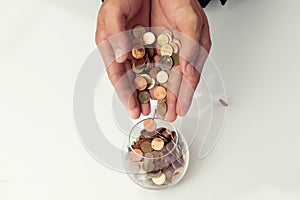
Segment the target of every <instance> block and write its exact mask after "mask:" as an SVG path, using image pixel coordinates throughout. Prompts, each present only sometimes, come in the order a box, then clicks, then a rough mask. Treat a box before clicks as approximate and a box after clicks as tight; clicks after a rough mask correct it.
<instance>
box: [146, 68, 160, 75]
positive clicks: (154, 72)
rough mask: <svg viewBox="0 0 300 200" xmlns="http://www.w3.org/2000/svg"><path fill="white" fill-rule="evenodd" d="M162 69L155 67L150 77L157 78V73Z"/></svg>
mask: <svg viewBox="0 0 300 200" xmlns="http://www.w3.org/2000/svg"><path fill="white" fill-rule="evenodd" d="M160 70H161V69H160V67H153V68H152V69H151V70H150V72H149V75H150V76H151V77H152V78H156V74H157V72H159V71H160Z"/></svg>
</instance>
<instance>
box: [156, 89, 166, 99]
mask: <svg viewBox="0 0 300 200" xmlns="http://www.w3.org/2000/svg"><path fill="white" fill-rule="evenodd" d="M153 95H154V97H155V99H157V100H163V99H164V98H166V96H167V90H166V89H165V88H164V87H163V86H155V87H154V89H153Z"/></svg>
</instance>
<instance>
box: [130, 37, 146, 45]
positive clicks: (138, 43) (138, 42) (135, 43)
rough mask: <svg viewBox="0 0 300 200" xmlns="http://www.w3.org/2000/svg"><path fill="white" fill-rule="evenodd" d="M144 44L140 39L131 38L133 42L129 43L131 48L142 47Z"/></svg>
mask: <svg viewBox="0 0 300 200" xmlns="http://www.w3.org/2000/svg"><path fill="white" fill-rule="evenodd" d="M144 44H145V43H144V40H143V39H142V38H140V37H138V38H133V40H132V41H131V45H132V46H144Z"/></svg>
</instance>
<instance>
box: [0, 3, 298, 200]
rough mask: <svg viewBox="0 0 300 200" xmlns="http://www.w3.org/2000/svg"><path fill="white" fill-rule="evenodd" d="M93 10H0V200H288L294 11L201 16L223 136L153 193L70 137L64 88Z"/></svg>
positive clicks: (49, 6)
mask: <svg viewBox="0 0 300 200" xmlns="http://www.w3.org/2000/svg"><path fill="white" fill-rule="evenodd" d="M283 4H286V5H283ZM98 6H99V2H98V1H96V0H94V1H77V2H74V1H70V0H61V1H58V0H52V1H50V0H48V1H37V0H29V1H20V0H18V1H11V2H9V1H1V7H0V24H1V32H0V36H1V37H0V53H1V59H0V92H1V93H0V124H1V125H0V134H1V138H0V199H1V200H17V199H31V200H35V199H44V200H46V199H49V200H50V199H73V200H75V199H78V200H81V199H89V200H92V199H104V198H106V199H107V198H109V199H111V198H114V199H116V198H125V199H129V198H130V199H132V200H135V199H149V200H150V199H167V198H169V197H170V196H171V197H172V199H174V200H175V199H183V198H186V197H187V196H189V197H190V196H191V195H194V196H197V197H199V199H205V200H219V199H233V200H236V199H238V200H250V199H251V200H252V199H255V200H260V199H263V200H266V199H272V200H277V199H278V200H279V199H280V200H282V199H284V200H290V199H291V200H295V199H300V192H299V191H300V181H299V180H300V170H299V169H300V160H299V152H300V134H299V133H300V128H299V111H300V104H299V102H300V94H299V92H298V91H299V87H300V79H299V72H300V59H299V55H300V48H299V47H300V40H299V35H300V27H299V21H300V14H299V8H300V2H299V1H297V0H289V1H288V2H283V1H281V0H274V1H268V0H251V1H246V0H239V1H238V0H229V2H228V4H227V5H226V6H225V7H224V8H221V7H220V6H218V5H217V3H216V2H213V3H212V4H210V6H209V7H208V8H207V9H206V11H207V14H208V17H209V20H210V23H211V34H212V38H213V49H212V53H211V56H212V57H213V59H214V60H215V62H216V63H217V65H218V66H219V68H220V71H221V73H222V75H223V78H224V82H225V85H226V88H227V95H228V97H229V103H230V108H229V109H228V112H227V118H226V124H225V127H224V132H223V135H222V137H221V140H220V141H219V143H218V145H217V146H216V148H215V150H214V151H213V153H212V154H211V155H210V156H209V157H208V158H206V159H205V160H202V161H199V160H197V158H196V149H197V147H193V148H192V150H191V152H192V155H191V156H192V158H191V159H192V160H191V165H190V169H189V171H188V173H187V175H186V177H185V178H184V180H183V182H181V183H180V184H179V185H178V186H176V187H174V188H172V189H168V190H164V191H154V192H153V191H147V190H144V189H142V188H139V187H138V186H136V185H134V184H133V183H132V182H131V181H130V180H129V178H128V177H127V176H126V175H124V174H120V173H117V172H115V171H112V170H109V169H107V168H106V167H104V166H101V165H100V164H98V163H97V162H96V161H95V160H94V159H93V158H92V157H91V156H90V155H89V154H88V153H87V152H86V151H85V150H84V148H83V147H82V145H81V143H80V141H79V138H78V136H77V134H76V132H75V128H74V123H73V116H72V93H73V87H74V82H75V80H76V76H77V73H78V71H79V69H80V66H81V64H82V63H83V61H84V60H85V59H86V57H87V55H88V54H89V53H90V52H91V51H92V50H93V49H94V27H95V19H96V14H97V10H98ZM193 155H194V157H193ZM194 198H195V197H194ZM194 198H193V199H194Z"/></svg>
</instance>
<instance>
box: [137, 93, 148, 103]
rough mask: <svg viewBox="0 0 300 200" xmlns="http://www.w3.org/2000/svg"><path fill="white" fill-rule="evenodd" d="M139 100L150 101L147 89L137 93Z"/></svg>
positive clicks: (142, 101)
mask: <svg viewBox="0 0 300 200" xmlns="http://www.w3.org/2000/svg"><path fill="white" fill-rule="evenodd" d="M139 101H140V102H141V103H148V102H149V101H150V94H149V92H147V91H142V92H140V93H139Z"/></svg>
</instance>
